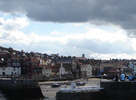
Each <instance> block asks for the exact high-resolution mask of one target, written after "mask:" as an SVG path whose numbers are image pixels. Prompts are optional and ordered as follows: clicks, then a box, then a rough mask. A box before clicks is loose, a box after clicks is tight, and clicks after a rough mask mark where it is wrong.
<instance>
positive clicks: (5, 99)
mask: <svg viewBox="0 0 136 100" xmlns="http://www.w3.org/2000/svg"><path fill="white" fill-rule="evenodd" d="M0 100H55V98H43V97H41V98H27V97H25V98H24V97H14V96H13V97H8V96H5V95H4V94H3V93H1V92H0Z"/></svg>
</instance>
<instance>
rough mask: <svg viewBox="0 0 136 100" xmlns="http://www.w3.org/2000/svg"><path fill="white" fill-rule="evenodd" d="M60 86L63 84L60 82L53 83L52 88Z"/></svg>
mask: <svg viewBox="0 0 136 100" xmlns="http://www.w3.org/2000/svg"><path fill="white" fill-rule="evenodd" d="M60 86H61V84H59V83H53V84H52V85H51V87H52V88H57V87H60Z"/></svg>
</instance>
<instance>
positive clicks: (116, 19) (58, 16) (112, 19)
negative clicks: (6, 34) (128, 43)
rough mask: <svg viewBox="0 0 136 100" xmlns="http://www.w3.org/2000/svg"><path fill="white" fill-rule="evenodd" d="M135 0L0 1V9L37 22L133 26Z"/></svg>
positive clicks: (131, 27) (132, 27) (128, 27)
mask: <svg viewBox="0 0 136 100" xmlns="http://www.w3.org/2000/svg"><path fill="white" fill-rule="evenodd" d="M135 5H136V1H135V0H1V1H0V10H1V11H6V12H25V13H26V15H27V16H28V17H29V18H30V19H33V20H37V21H51V22H87V21H89V22H93V23H94V24H96V22H97V23H98V22H99V24H101V23H102V24H103V23H113V24H117V25H121V26H122V27H123V28H125V29H135V26H136V22H135V20H136V7H135Z"/></svg>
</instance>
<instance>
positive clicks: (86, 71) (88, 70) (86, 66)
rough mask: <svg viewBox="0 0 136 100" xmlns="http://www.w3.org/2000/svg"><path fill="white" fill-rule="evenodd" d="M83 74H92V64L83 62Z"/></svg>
mask: <svg viewBox="0 0 136 100" xmlns="http://www.w3.org/2000/svg"><path fill="white" fill-rule="evenodd" d="M81 74H82V76H84V77H91V76H92V66H91V65H90V64H82V65H81Z"/></svg>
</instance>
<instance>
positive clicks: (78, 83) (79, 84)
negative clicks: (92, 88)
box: [76, 81, 86, 86]
mask: <svg viewBox="0 0 136 100" xmlns="http://www.w3.org/2000/svg"><path fill="white" fill-rule="evenodd" d="M85 84H86V83H85V82H81V81H80V82H77V83H76V85H77V86H84V85H85Z"/></svg>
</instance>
